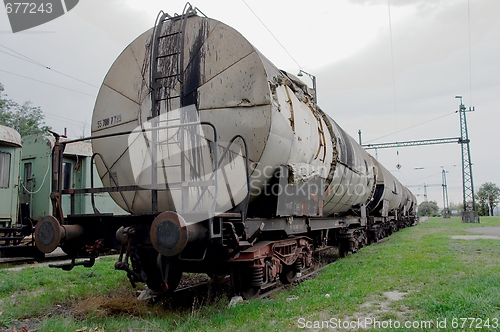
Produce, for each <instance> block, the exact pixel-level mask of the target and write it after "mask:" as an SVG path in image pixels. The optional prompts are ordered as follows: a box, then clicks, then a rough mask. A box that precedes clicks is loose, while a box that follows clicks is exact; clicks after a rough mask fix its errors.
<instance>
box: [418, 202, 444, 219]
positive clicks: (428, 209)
mask: <svg viewBox="0 0 500 332" xmlns="http://www.w3.org/2000/svg"><path fill="white" fill-rule="evenodd" d="M438 211H439V207H438V205H437V202H436V201H430V202H425V201H424V202H422V203H420V204H419V206H418V213H417V214H418V215H419V216H430V217H436V216H437V215H438Z"/></svg>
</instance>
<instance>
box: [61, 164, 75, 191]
mask: <svg viewBox="0 0 500 332" xmlns="http://www.w3.org/2000/svg"><path fill="white" fill-rule="evenodd" d="M72 170H73V167H72V165H71V163H63V190H66V189H70V188H71V171H72Z"/></svg>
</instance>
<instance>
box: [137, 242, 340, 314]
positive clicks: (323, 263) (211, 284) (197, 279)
mask: <svg viewBox="0 0 500 332" xmlns="http://www.w3.org/2000/svg"><path fill="white" fill-rule="evenodd" d="M338 258H339V255H338V253H337V251H336V250H333V249H327V250H321V251H318V252H315V255H314V261H313V264H312V266H311V267H310V268H309V269H308V270H305V271H303V272H302V274H301V275H300V276H297V277H296V279H295V280H294V281H293V283H292V285H293V286H296V285H298V284H300V283H302V282H304V281H306V280H309V279H312V278H314V277H315V276H316V275H317V274H318V273H319V272H320V271H322V270H323V269H325V268H326V267H328V266H330V265H331V264H333V263H335V262H336V260H337V259H338ZM290 286H291V285H290V284H287V285H285V284H282V283H281V282H276V283H275V284H274V285H273V286H272V287H268V288H267V289H266V290H265V291H264V290H262V291H261V292H260V293H259V294H256V295H255V296H254V297H252V298H251V300H256V299H263V298H267V297H270V296H272V295H274V294H276V293H279V292H280V291H283V290H285V289H287V288H289V287H290ZM137 294H138V299H140V300H147V301H150V302H152V303H156V304H160V305H162V306H164V307H166V308H172V309H174V308H175V309H176V310H179V309H180V310H183V309H184V310H193V308H195V307H201V306H205V305H212V304H215V303H217V302H219V301H220V300H222V299H226V300H230V299H231V298H233V297H234V296H237V294H235V293H234V291H233V290H232V287H231V281H230V277H229V276H226V277H225V278H223V279H222V280H219V281H213V280H212V279H210V278H208V277H207V276H206V275H203V274H201V275H200V274H190V275H188V276H187V278H186V275H185V276H183V279H182V281H181V286H180V287H179V288H177V289H176V290H175V291H174V292H173V293H172V294H170V295H169V296H161V295H158V294H156V293H154V292H152V291H150V290H145V291H140V292H138V293H137Z"/></svg>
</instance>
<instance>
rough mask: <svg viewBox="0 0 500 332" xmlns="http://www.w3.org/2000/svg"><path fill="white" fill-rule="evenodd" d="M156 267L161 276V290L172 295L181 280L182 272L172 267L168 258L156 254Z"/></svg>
mask: <svg viewBox="0 0 500 332" xmlns="http://www.w3.org/2000/svg"><path fill="white" fill-rule="evenodd" d="M156 265H157V268H158V272H159V273H160V275H161V281H162V284H163V288H164V289H165V290H166V291H167V292H169V293H172V292H173V291H174V290H175V289H176V288H177V286H179V282H180V281H181V278H182V271H181V270H179V269H178V268H176V267H175V266H172V264H171V258H170V257H166V256H163V255H162V254H158V258H157V259H156ZM148 286H149V285H148Z"/></svg>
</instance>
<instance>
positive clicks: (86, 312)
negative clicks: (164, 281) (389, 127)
mask: <svg viewBox="0 0 500 332" xmlns="http://www.w3.org/2000/svg"><path fill="white" fill-rule="evenodd" d="M482 226H500V218H496V217H491V218H487V217H486V218H485V217H483V218H481V224H478V225H477V224H464V223H462V222H461V221H460V220H459V219H458V218H451V219H441V218H434V219H430V220H428V221H426V222H424V223H422V224H420V225H418V226H416V227H412V228H406V229H403V230H401V231H399V232H397V233H395V234H393V235H391V236H390V237H389V238H386V239H384V240H383V241H381V242H379V243H377V244H375V245H372V246H369V247H366V248H363V249H361V250H360V251H359V252H358V253H357V254H355V255H350V256H348V257H347V258H345V259H340V260H338V261H337V262H336V263H335V264H333V265H331V266H329V267H327V268H326V269H324V270H323V271H322V272H321V273H320V274H319V275H318V276H317V277H316V278H315V279H313V280H309V281H306V282H303V283H302V284H300V285H298V286H294V287H291V288H290V289H288V290H287V291H283V292H280V293H278V294H276V295H274V296H272V297H271V298H268V299H263V300H255V301H250V302H248V303H240V304H238V305H237V306H236V307H234V308H227V305H228V302H229V298H228V296H227V295H224V294H222V295H221V294H218V295H217V294H216V295H215V297H216V299H215V300H213V299H212V300H211V303H212V304H211V305H209V306H205V305H204V303H205V301H206V300H204V299H203V298H202V297H197V298H196V299H195V300H194V301H193V302H192V303H190V304H188V305H183V306H181V307H180V308H172V306H173V304H170V305H169V306H166V307H165V306H160V305H146V304H145V303H143V302H139V301H137V300H135V298H134V295H133V294H134V293H133V292H132V290H131V289H130V286H129V285H128V281H127V278H126V276H125V273H123V272H121V271H115V270H114V268H113V261H114V258H112V257H105V258H102V259H100V260H99V261H98V262H96V265H95V266H94V267H93V268H92V269H84V268H83V267H77V268H75V269H74V270H73V271H71V272H65V271H61V270H54V269H49V268H48V267H42V268H25V269H23V270H20V271H4V270H3V271H1V275H0V297H1V300H0V312H1V313H0V327H2V326H3V327H5V328H10V329H12V326H16V327H17V329H18V330H20V327H22V326H23V324H35V325H36V327H37V328H38V329H39V330H40V331H77V330H82V331H83V329H84V328H86V331H90V330H95V331H129V330H132V331H161V330H163V331H174V330H175V331H194V330H197V331H199V330H203V331H205V330H206V331H215V330H217V331H219V330H222V331H236V330H239V331H261V330H266V331H283V330H303V329H301V327H302V326H303V325H304V324H306V323H308V322H310V323H311V324H313V325H314V323H315V322H318V323H321V322H324V321H328V322H332V320H331V319H332V318H333V319H341V320H345V321H355V320H357V319H361V320H363V319H364V318H366V317H368V318H371V319H374V320H378V321H384V320H385V321H388V320H389V319H391V320H392V321H395V320H398V321H400V322H401V323H403V322H404V321H409V322H414V321H431V320H432V323H433V324H438V323H439V322H443V321H444V320H445V319H446V323H447V328H446V329H439V330H440V331H444V330H449V331H457V330H467V329H466V328H465V326H464V328H458V329H453V328H452V325H451V324H452V320H453V319H454V318H457V319H460V318H474V319H476V320H475V321H474V322H475V323H478V322H479V320H478V319H481V320H482V324H481V326H483V327H484V325H485V324H484V322H485V321H486V319H488V318H489V319H490V322H489V323H490V328H489V329H490V330H496V329H494V328H493V323H494V321H493V319H494V318H497V319H500V264H499V263H500V241H498V240H491V239H478V240H459V239H452V238H451V236H453V235H467V234H469V235H470V234H471V233H469V232H467V231H466V230H465V229H466V228H471V227H482ZM212 295H213V294H212ZM301 322H302V323H303V324H301ZM318 323H316V324H318ZM459 323H460V324H461V323H462V322H461V321H459ZM308 324H309V323H308ZM467 324H468V323H467ZM499 324H500V322H499ZM322 327H332V325H328V326H326V325H322ZM467 327H468V325H467ZM429 329H430V330H432V329H436V330H437V328H436V327H434V326H432V325H431V327H430V328H429ZM429 329H418V328H415V329H414V330H429ZM485 329H486V330H487V329H488V328H487V326H486V328H485ZM317 330H320V328H317ZM389 330H390V329H389ZM401 330H409V329H408V328H406V329H399V331H401Z"/></svg>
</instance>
